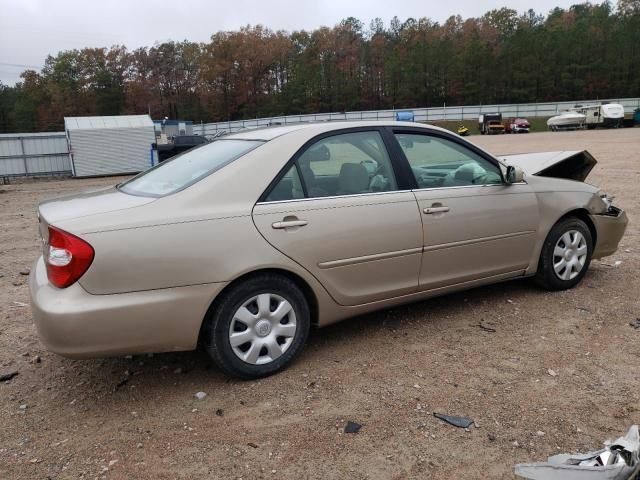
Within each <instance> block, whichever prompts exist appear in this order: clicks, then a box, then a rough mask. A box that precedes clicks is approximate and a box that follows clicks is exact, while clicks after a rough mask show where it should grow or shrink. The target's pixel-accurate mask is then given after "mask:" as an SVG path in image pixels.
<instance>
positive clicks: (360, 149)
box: [265, 131, 398, 202]
mask: <svg viewBox="0 0 640 480" xmlns="http://www.w3.org/2000/svg"><path fill="white" fill-rule="evenodd" d="M300 177H302V182H301V181H300V180H301V178H300ZM303 184H304V187H305V188H306V191H305V190H304V188H303V186H302V185H303ZM397 188H398V187H397V183H396V179H395V176H394V172H393V167H392V165H391V160H390V159H389V155H388V154H387V149H386V147H385V145H384V142H383V141H382V137H381V136H380V133H378V132H377V131H370V132H353V133H342V134H337V135H332V136H329V137H324V138H322V139H320V140H318V141H317V142H315V143H313V144H312V145H310V146H309V147H307V149H306V150H305V151H304V152H303V153H302V154H301V155H300V156H299V157H298V159H297V161H296V163H295V164H294V165H293V167H292V168H291V169H290V170H289V171H288V172H287V173H286V175H285V176H284V177H283V178H282V179H281V180H280V181H279V182H278V183H277V184H276V185H275V186H274V187H273V189H272V191H271V192H270V193H269V195H268V196H267V197H266V199H265V200H266V201H268V202H271V201H283V200H295V199H299V198H305V194H306V198H321V197H333V196H344V195H358V194H365V193H375V192H389V191H394V190H397Z"/></svg>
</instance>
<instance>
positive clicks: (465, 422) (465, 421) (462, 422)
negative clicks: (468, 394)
mask: <svg viewBox="0 0 640 480" xmlns="http://www.w3.org/2000/svg"><path fill="white" fill-rule="evenodd" d="M433 416H434V417H436V418H439V419H440V420H443V421H445V422H447V423H449V424H451V425H453V426H454V427H460V428H469V427H470V426H471V425H473V419H472V418H469V417H456V416H455V415H445V414H444V413H436V412H433Z"/></svg>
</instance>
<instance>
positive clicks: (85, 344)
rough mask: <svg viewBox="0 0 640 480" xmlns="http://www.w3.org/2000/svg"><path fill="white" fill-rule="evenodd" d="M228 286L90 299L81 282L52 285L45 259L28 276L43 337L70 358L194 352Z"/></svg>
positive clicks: (222, 284) (39, 329)
mask: <svg viewBox="0 0 640 480" xmlns="http://www.w3.org/2000/svg"><path fill="white" fill-rule="evenodd" d="M225 285H226V284H224V283H215V284H206V285H194V286H188V287H177V288H165V289H160V290H149V291H144V292H132V293H120V294H112V295H91V294H89V293H87V291H86V290H84V289H83V288H82V287H81V286H80V284H79V283H75V284H73V285H71V286H70V287H68V288H65V289H58V288H55V287H53V286H52V285H51V284H50V283H49V282H48V280H47V274H46V270H45V265H44V262H43V260H42V257H41V258H39V259H38V261H37V262H36V264H35V266H34V268H33V269H32V271H31V276H30V278H29V290H30V294H31V310H32V312H33V319H34V322H35V325H36V328H37V330H38V334H39V335H40V338H41V339H42V341H43V343H44V344H45V346H46V347H47V348H48V349H49V350H50V351H52V352H54V353H57V354H59V355H63V356H65V357H70V358H91V357H104V356H113V355H126V354H136V353H151V352H165V351H179V350H193V349H194V348H195V347H196V345H197V341H198V334H199V331H200V326H201V324H202V320H203V319H204V317H205V315H206V312H207V309H208V308H209V305H210V304H211V302H212V301H213V299H214V298H215V296H216V295H217V294H218V293H219V292H220V291H221V290H222V288H223V287H224V286H225Z"/></svg>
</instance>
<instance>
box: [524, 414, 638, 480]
mask: <svg viewBox="0 0 640 480" xmlns="http://www.w3.org/2000/svg"><path fill="white" fill-rule="evenodd" d="M604 445H605V448H603V449H602V450H598V451H596V452H589V453H577V454H570V453H561V454H559V455H553V456H551V457H549V458H548V460H547V463H521V464H518V465H516V468H515V473H516V475H518V476H520V477H523V478H528V479H530V480H632V479H634V478H637V477H636V476H637V475H638V473H639V472H640V461H639V455H640V434H639V432H638V426H637V425H632V426H631V428H630V429H629V431H628V432H627V434H626V435H625V436H624V437H620V438H618V439H617V440H616V441H614V442H605V444H604Z"/></svg>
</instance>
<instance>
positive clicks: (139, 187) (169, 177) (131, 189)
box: [118, 139, 264, 197]
mask: <svg viewBox="0 0 640 480" xmlns="http://www.w3.org/2000/svg"><path fill="white" fill-rule="evenodd" d="M263 143H264V142H262V141H257V140H232V139H224V140H222V139H221V140H216V141H214V142H211V143H208V144H206V145H203V146H201V147H198V148H194V149H192V150H189V151H187V152H185V153H183V154H182V155H178V156H176V157H174V158H172V159H171V160H167V161H166V162H162V163H160V164H158V165H157V166H155V167H153V168H151V169H149V170H147V171H146V172H142V173H141V174H139V175H136V176H135V177H133V178H132V179H131V180H129V181H127V182H125V183H123V184H121V185H120V186H119V187H118V188H119V189H120V190H121V191H122V192H124V193H129V194H132V195H144V196H153V197H161V196H163V195H169V194H171V193H174V192H177V191H178V190H182V189H183V188H186V187H188V186H189V185H193V184H194V183H196V182H197V181H199V180H201V179H203V178H204V177H206V176H207V175H210V174H211V173H213V172H215V171H216V170H219V169H221V168H222V167H224V166H225V165H228V164H229V163H231V162H233V161H234V160H236V159H238V158H240V157H241V156H243V155H244V154H245V153H247V152H249V151H251V150H253V149H254V148H256V147H258V146H259V145H262V144H263Z"/></svg>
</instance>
